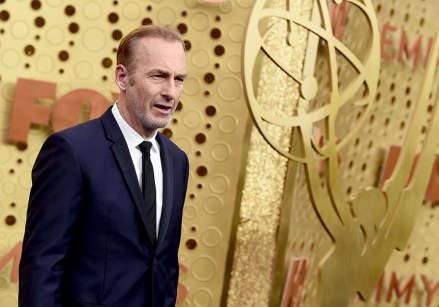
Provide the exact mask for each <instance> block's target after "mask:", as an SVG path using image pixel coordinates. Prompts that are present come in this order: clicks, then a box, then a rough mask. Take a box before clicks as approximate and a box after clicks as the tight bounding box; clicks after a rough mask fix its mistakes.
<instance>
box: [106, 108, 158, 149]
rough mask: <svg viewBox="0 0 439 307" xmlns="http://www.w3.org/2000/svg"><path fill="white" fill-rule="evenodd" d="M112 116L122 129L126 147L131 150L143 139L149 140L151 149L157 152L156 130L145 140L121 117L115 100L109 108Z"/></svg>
mask: <svg viewBox="0 0 439 307" xmlns="http://www.w3.org/2000/svg"><path fill="white" fill-rule="evenodd" d="M111 111H112V113H113V116H114V118H115V119H116V122H117V124H118V125H119V128H120V130H121V131H122V135H123V137H124V138H125V141H126V142H127V145H128V149H129V150H131V149H133V148H136V147H137V146H138V145H139V144H140V143H142V142H143V141H149V142H151V143H152V151H153V152H159V148H160V147H159V144H158V142H157V137H156V136H157V130H156V131H155V132H154V134H153V136H152V137H150V138H149V139H147V140H144V139H143V138H142V136H141V135H140V134H138V133H137V132H136V130H134V129H133V128H132V127H131V126H130V125H128V123H127V122H126V121H125V119H123V117H122V115H121V114H120V112H119V108H118V107H117V101H116V102H115V103H114V105H113V107H112V108H111Z"/></svg>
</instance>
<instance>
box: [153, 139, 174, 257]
mask: <svg viewBox="0 0 439 307" xmlns="http://www.w3.org/2000/svg"><path fill="white" fill-rule="evenodd" d="M164 137H165V136H163V135H162V134H160V133H157V141H158V142H159V144H160V159H161V161H162V169H163V207H162V216H161V218H160V226H159V236H158V239H157V247H158V248H160V243H162V242H163V240H164V238H165V235H166V232H167V230H168V226H169V220H170V218H171V213H172V203H173V195H174V193H173V192H174V191H173V188H172V187H173V184H172V182H173V180H174V177H173V174H174V170H173V164H172V161H173V160H172V152H171V151H170V150H169V148H168V147H167V146H166V144H165V142H164V141H163V138H164Z"/></svg>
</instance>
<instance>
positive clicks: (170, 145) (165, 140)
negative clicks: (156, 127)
mask: <svg viewBox="0 0 439 307" xmlns="http://www.w3.org/2000/svg"><path fill="white" fill-rule="evenodd" d="M157 139H158V141H159V143H160V145H161V146H166V147H167V148H168V149H169V150H171V151H172V152H174V153H178V154H182V155H186V153H185V152H184V151H183V150H182V149H181V148H180V147H178V145H177V144H175V143H174V142H173V141H171V140H170V139H168V138H167V137H166V136H165V135H163V134H162V133H160V132H158V133H157Z"/></svg>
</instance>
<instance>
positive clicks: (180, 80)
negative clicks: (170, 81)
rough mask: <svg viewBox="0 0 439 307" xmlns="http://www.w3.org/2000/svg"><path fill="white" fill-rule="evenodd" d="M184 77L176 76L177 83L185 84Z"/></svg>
mask: <svg viewBox="0 0 439 307" xmlns="http://www.w3.org/2000/svg"><path fill="white" fill-rule="evenodd" d="M183 82H184V78H175V83H177V84H183Z"/></svg>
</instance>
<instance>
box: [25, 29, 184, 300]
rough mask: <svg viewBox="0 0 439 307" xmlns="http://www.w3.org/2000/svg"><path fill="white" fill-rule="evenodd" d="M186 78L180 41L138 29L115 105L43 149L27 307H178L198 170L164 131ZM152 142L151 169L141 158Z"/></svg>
mask: <svg viewBox="0 0 439 307" xmlns="http://www.w3.org/2000/svg"><path fill="white" fill-rule="evenodd" d="M185 77H186V54H185V49H184V44H183V42H182V40H181V38H180V37H179V34H178V32H176V31H175V30H173V29H170V28H168V27H160V26H152V25H150V26H144V27H141V28H139V29H136V30H134V31H132V32H131V33H129V34H128V35H127V36H126V37H125V38H124V39H123V40H122V41H121V43H120V46H119V50H118V53H117V67H116V69H115V78H116V83H117V86H118V87H119V89H120V95H119V99H118V101H117V102H116V103H115V104H114V106H112V108H110V109H109V110H108V111H107V112H106V113H105V114H103V115H102V117H100V118H98V119H95V120H91V121H88V122H86V123H83V124H80V125H78V126H76V127H73V128H70V129H67V130H64V131H61V132H59V133H55V134H53V135H51V136H50V137H49V138H48V139H47V141H46V142H45V143H44V145H43V147H42V149H41V151H40V154H39V155H38V158H37V160H36V162H35V166H34V169H33V171H32V180H33V185H32V189H31V193H30V200H29V208H28V215H27V222H26V230H25V235H24V242H23V254H22V259H21V262H20V286H19V305H20V306H22V307H33V306H35V307H36V306H41V307H53V306H116V307H117V306H123V307H131V306H132V307H143V306H173V305H175V300H176V293H177V283H178V272H179V265H178V258H177V257H178V255H177V253H178V247H179V242H180V234H181V220H182V210H183V202H184V199H185V194H186V187H187V180H188V165H189V164H188V159H187V156H186V154H185V153H184V152H183V151H181V150H180V149H179V148H178V147H177V146H176V145H174V144H173V143H172V142H171V141H169V140H168V139H167V138H166V137H164V136H163V135H162V134H161V133H159V132H157V129H158V128H162V127H165V126H166V125H167V124H168V123H169V121H170V119H171V117H172V115H173V113H174V111H175V109H176V107H177V104H178V101H179V97H180V94H181V91H182V88H183V81H184V79H185ZM145 140H147V141H149V142H150V143H152V148H151V149H150V160H149V158H148V154H147V153H146V154H143V153H142V152H141V150H140V149H139V144H141V143H143V141H145ZM144 144H147V143H144ZM140 146H142V145H140ZM148 146H151V145H148ZM149 161H151V162H149ZM144 163H145V164H144ZM148 163H152V164H153V172H152V168H151V166H150V164H149V168H148ZM149 170H151V172H149ZM148 172H149V173H148ZM146 173H148V174H149V175H148V176H153V178H152V180H153V182H152V184H151V183H150V182H149V181H148V182H147V181H146V180H147V179H145V176H144V174H146ZM151 174H153V175H151ZM154 185H155V188H154ZM142 186H143V190H144V191H142V188H141V187H142ZM151 187H152V188H151ZM143 192H147V193H143ZM151 193H152V194H151ZM143 194H146V195H143ZM154 194H155V196H154ZM151 195H153V196H152V197H151ZM147 198H150V199H149V200H146V199H147ZM151 199H152V201H153V202H154V204H153V206H152V207H151V206H150V205H151V203H148V202H151ZM151 208H153V209H151ZM151 210H152V212H153V214H152V215H151ZM151 218H152V220H151ZM151 221H153V222H151ZM151 224H155V225H151Z"/></svg>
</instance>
